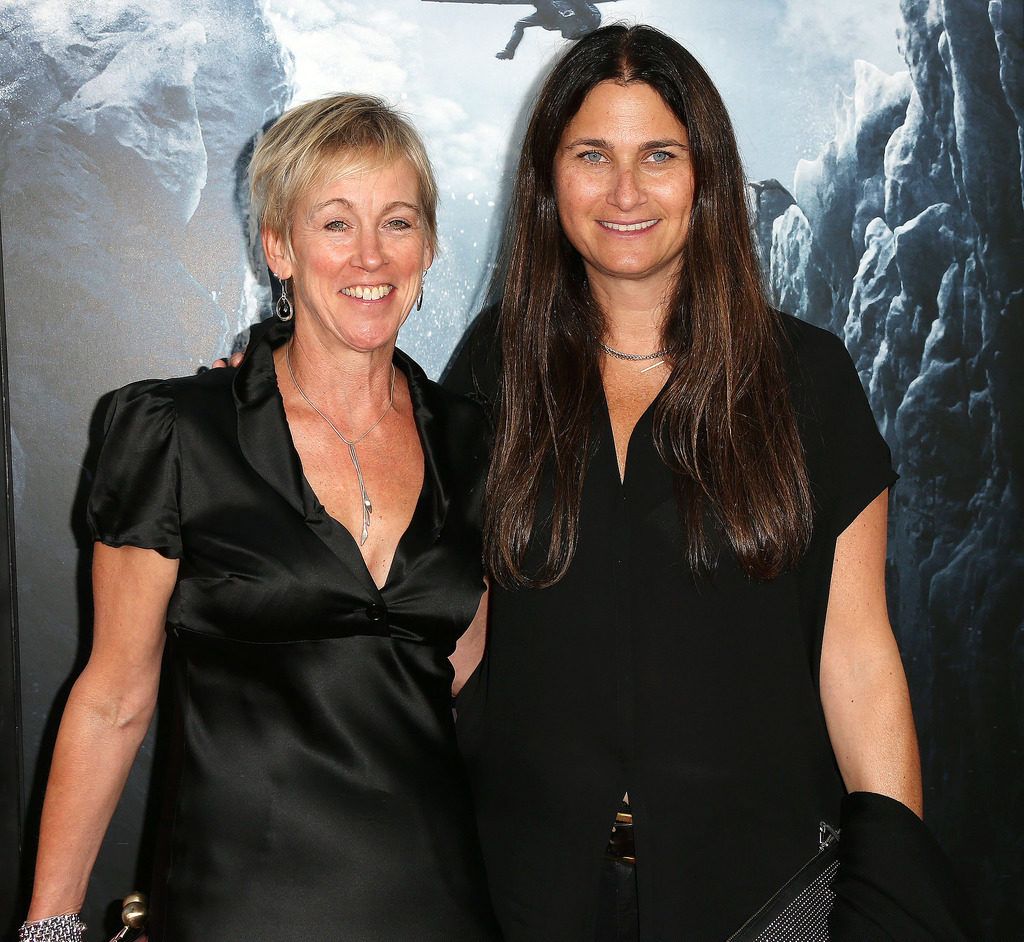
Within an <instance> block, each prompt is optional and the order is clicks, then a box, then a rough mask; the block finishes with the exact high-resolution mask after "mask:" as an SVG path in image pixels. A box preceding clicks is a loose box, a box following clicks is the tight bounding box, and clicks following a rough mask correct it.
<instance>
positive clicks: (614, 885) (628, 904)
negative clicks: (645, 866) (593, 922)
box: [594, 857, 640, 942]
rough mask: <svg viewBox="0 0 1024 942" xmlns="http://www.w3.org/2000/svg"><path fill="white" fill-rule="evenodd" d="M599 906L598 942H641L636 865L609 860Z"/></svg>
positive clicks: (602, 882) (613, 859)
mask: <svg viewBox="0 0 1024 942" xmlns="http://www.w3.org/2000/svg"><path fill="white" fill-rule="evenodd" d="M597 906H598V910H597V934H596V935H595V936H594V942H639V940H640V913H639V911H638V909H637V903H636V865H635V864H631V863H627V862H626V861H624V860H618V859H616V858H614V857H606V858H605V862H604V869H603V870H602V871H601V889H600V895H599V897H598V904H597Z"/></svg>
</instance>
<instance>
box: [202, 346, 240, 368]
mask: <svg viewBox="0 0 1024 942" xmlns="http://www.w3.org/2000/svg"><path fill="white" fill-rule="evenodd" d="M244 359H245V354H244V353H243V352H242V351H241V350H239V351H238V353H232V354H231V356H229V357H228V358H227V359H226V360H225V359H224V357H220V358H219V359H217V360H214V361H213V362H212V363H211V364H210V369H211V370H219V369H220V368H221V367H224V366H241V365H242V361H243V360H244Z"/></svg>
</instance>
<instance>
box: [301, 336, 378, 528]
mask: <svg viewBox="0 0 1024 942" xmlns="http://www.w3.org/2000/svg"><path fill="white" fill-rule="evenodd" d="M284 362H285V365H286V366H287V367H288V375H289V376H290V377H291V380H292V385H293V386H294V387H295V389H296V390H297V391H298V393H299V395H300V396H302V398H303V399H305V400H306V405H308V406H309V407H310V409H312V410H313V411H314V412H315V413H316V414H317V415H318V416H320V418H321V419H323V420H324V421H325V422H326V423H327V424H328V426H330V429H331V431H332V432H334V434H335V435H337V436H338V438H340V439H341V440H342V441H343V442H344V443H345V444H346V445H347V446H348V455H349V458H351V459H352V467H354V468H355V469H356V480H358V481H359V499H360V503H361V504H362V507H363V529H362V533H361V535H360V537H359V545H360V546H362V545H363V544H364V543H365V542H366V538H367V537H368V536H369V535H370V515H371V514H372V513H373V502H372V501H371V500H370V495H369V494H367V493H366V482H365V481H364V480H363V469H362V468H361V467H360V466H359V455H357V454H356V445H358V444H359V443H360V442H361V441H362V440H363V439H364V438H366V436H367V435H369V434H370V432H372V431H373V430H374V429H375V428H376V427H377V426H378V425H380V423H381V422H383V421H384V416H386V415H387V414H388V413H389V412H390V411H391V407H392V406H393V405H394V404H395V364H394V363H392V364H391V394H390V396H389V397H388V404H387V406H386V407H385V409H384V411H383V412H382V413H381V414H380V415H379V416H377V419H376V421H375V422H374V423H373V425H371V426H370V427H369V428H368V429H367V430H366V431H365V432H363V434H362V435H360V436H359V437H358V438H346V437H345V436H344V435H342V433H341V430H340V429H339V428H338V426H337V425H335V424H334V423H333V422H332V421H331V420H330V419H329V418H328V417H327V416H326V415H324V414H323V412H321V411H320V410H319V409H318V408H317V406H316V404H315V403H314V402H313V400H312V399H310V398H309V396H307V395H306V391H305V390H304V389H303V388H302V387H301V386H300V385H299V381H298V380H297V379H296V378H295V370H293V369H292V345H291V344H290V343H289V344H288V346H287V347H285V350H284Z"/></svg>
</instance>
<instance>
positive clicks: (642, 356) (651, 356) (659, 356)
mask: <svg viewBox="0 0 1024 942" xmlns="http://www.w3.org/2000/svg"><path fill="white" fill-rule="evenodd" d="M597 345H598V346H599V347H600V348H601V349H602V350H604V352H605V353H607V354H608V356H611V357H615V359H616V360H626V361H628V362H630V363H640V362H642V361H644V360H657V361H658V362H657V363H652V364H651V365H650V366H645V367H644V368H643V369H642V370H641V371H640V372H641V373H646V372H647V371H648V370H653V369H654V368H655V367H656V366H661V364H662V363H664V362H665V354H666V353H668V350H658V351H656V352H655V353H623V352H622V351H621V350H615V349H614V348H612V347H609V346H608V344H605V343H601V341H600V340H599V341H598V342H597Z"/></svg>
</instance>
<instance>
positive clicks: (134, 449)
mask: <svg viewBox="0 0 1024 942" xmlns="http://www.w3.org/2000/svg"><path fill="white" fill-rule="evenodd" d="M180 479H181V456H180V451H179V447H178V435H177V431H176V428H175V408H174V400H173V398H172V397H171V393H170V390H169V389H168V387H167V385H166V384H165V383H161V382H153V381H147V382H141V383H133V384H132V385H130V386H125V387H124V388H123V389H120V390H118V391H117V392H116V393H115V394H114V398H113V401H112V402H111V404H110V408H109V410H108V411H107V418H106V425H105V430H104V438H103V447H102V450H101V451H100V457H99V462H98V464H97V467H96V476H95V478H94V480H93V485H92V493H91V494H90V497H89V505H88V510H87V516H88V522H89V528H90V529H91V531H92V534H93V537H94V538H95V539H96V540H97V541H98V542H100V543H105V544H107V545H108V546H138V547H142V548H144V549H153V550H156V551H157V552H158V553H160V554H161V555H163V556H167V557H168V558H171V559H177V558H179V557H180V556H181V549H182V548H181V526H180V515H179V494H180V487H179V484H180Z"/></svg>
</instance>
